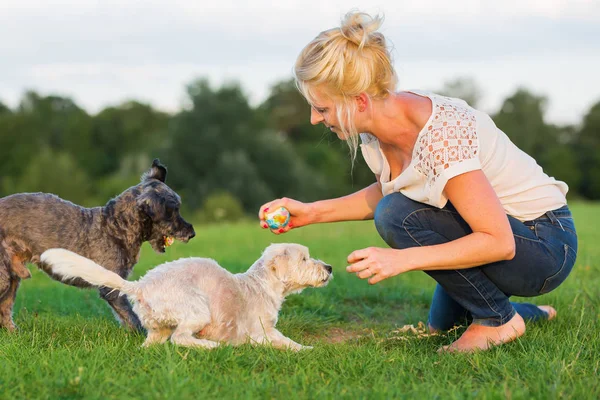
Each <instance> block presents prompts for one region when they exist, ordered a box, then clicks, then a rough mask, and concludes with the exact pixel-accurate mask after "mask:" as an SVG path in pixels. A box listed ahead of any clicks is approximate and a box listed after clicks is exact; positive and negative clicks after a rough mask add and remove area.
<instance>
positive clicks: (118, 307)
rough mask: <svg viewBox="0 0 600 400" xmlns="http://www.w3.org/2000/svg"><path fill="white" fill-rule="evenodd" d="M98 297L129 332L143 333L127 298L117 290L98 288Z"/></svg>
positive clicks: (142, 328)
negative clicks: (104, 301)
mask: <svg viewBox="0 0 600 400" xmlns="http://www.w3.org/2000/svg"><path fill="white" fill-rule="evenodd" d="M100 297H102V298H103V299H104V300H106V302H107V303H108V305H109V306H110V307H111V308H112V309H113V311H114V313H115V314H116V316H117V317H118V319H119V320H120V321H121V323H122V324H123V325H124V326H125V327H126V328H127V329H129V330H136V331H140V332H144V331H145V329H144V327H143V326H142V323H141V322H140V319H139V318H138V316H137V315H136V314H135V313H134V312H133V309H132V308H131V304H130V303H129V300H127V296H125V295H122V294H121V292H119V291H118V290H113V289H109V288H106V287H103V288H100Z"/></svg>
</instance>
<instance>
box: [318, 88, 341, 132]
mask: <svg viewBox="0 0 600 400" xmlns="http://www.w3.org/2000/svg"><path fill="white" fill-rule="evenodd" d="M310 123H311V124H313V125H317V124H323V125H325V126H326V127H327V128H329V129H330V130H331V132H333V133H335V134H336V135H337V136H338V138H340V139H342V140H345V139H346V137H345V136H344V133H343V132H342V130H341V129H340V126H339V121H338V118H337V108H336V106H335V103H334V102H333V100H331V99H330V98H329V97H327V96H325V95H323V94H322V93H320V92H318V91H315V92H314V93H313V104H312V107H311V109H310Z"/></svg>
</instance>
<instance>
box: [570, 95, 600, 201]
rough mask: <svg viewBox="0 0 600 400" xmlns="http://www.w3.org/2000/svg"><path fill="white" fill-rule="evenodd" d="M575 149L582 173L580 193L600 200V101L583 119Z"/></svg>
mask: <svg viewBox="0 0 600 400" xmlns="http://www.w3.org/2000/svg"><path fill="white" fill-rule="evenodd" d="M575 148H576V150H577V154H578V161H579V162H578V167H579V171H580V172H581V175H582V178H581V186H580V189H579V190H580V192H581V194H582V195H583V196H585V197H587V198H590V199H600V179H599V177H600V101H599V102H597V103H596V104H594V105H593V106H592V108H591V109H590V111H589V112H588V113H587V114H586V116H585V117H584V118H583V125H582V127H581V130H580V131H579V135H578V136H577V139H576V143H575Z"/></svg>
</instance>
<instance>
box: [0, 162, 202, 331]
mask: <svg viewBox="0 0 600 400" xmlns="http://www.w3.org/2000/svg"><path fill="white" fill-rule="evenodd" d="M166 176H167V170H166V168H165V167H164V166H163V165H161V164H160V161H159V160H154V162H153V163H152V167H151V168H150V170H149V171H148V172H146V173H145V174H144V175H143V176H142V180H141V183H139V184H138V185H136V186H133V187H131V188H129V189H127V190H125V191H124V192H123V193H121V194H120V195H119V196H117V197H116V198H114V199H112V200H110V201H109V202H108V203H107V204H106V205H105V206H104V207H95V208H84V207H80V206H78V205H75V204H73V203H71V202H68V201H65V200H62V199H60V198H59V197H57V196H55V195H52V194H45V193H20V194H14V195H11V196H7V197H4V198H1V199H0V327H4V328H7V329H8V330H14V329H15V328H16V327H15V324H14V323H13V321H12V307H13V303H14V299H15V296H16V293H17V288H18V287H19V282H20V280H21V279H26V278H28V277H29V276H30V273H29V270H28V269H27V268H26V266H25V265H26V263H35V264H37V265H38V266H39V267H40V268H41V269H43V270H44V271H45V272H46V273H47V274H48V275H50V276H51V277H53V278H55V276H54V275H53V273H52V271H51V270H50V269H49V268H47V267H46V266H45V265H44V263H40V255H41V254H42V253H43V252H44V251H45V250H47V249H50V248H56V247H61V248H65V249H69V250H72V251H75V252H77V253H78V254H81V255H84V256H85V257H88V258H90V259H92V260H94V261H96V262H98V263H100V264H102V265H103V266H104V267H105V268H107V269H109V270H111V271H113V272H114V273H116V274H118V275H119V276H121V277H127V276H128V275H129V273H130V272H131V270H132V269H133V266H134V265H135V264H136V263H137V261H138V257H139V253H140V247H141V246H142V243H143V242H145V241H148V242H150V244H151V246H152V247H153V248H154V250H155V251H157V252H164V251H165V237H166V236H172V237H174V238H175V239H178V240H181V241H184V242H187V241H188V240H189V239H191V238H192V237H194V234H195V233H194V229H193V227H192V225H191V224H189V223H187V222H186V221H185V220H184V219H183V218H182V217H181V215H180V214H179V206H180V203H181V200H180V198H179V196H178V195H177V194H176V193H175V192H174V191H173V190H171V189H170V188H169V187H168V186H167V185H166V184H165V180H166ZM69 283H70V284H71V285H73V286H78V287H88V286H89V284H88V283H87V282H85V281H83V280H73V281H71V282H69ZM100 295H101V296H102V298H103V299H105V300H106V301H107V302H108V304H109V305H110V306H111V307H112V309H113V310H114V311H115V313H116V315H117V316H118V318H119V319H120V320H121V321H122V322H123V323H124V324H125V325H126V326H127V327H128V328H132V329H141V324H140V322H139V320H138V318H137V316H136V315H135V314H134V313H133V312H132V310H131V305H130V304H129V302H128V301H127V299H126V298H125V297H124V296H119V293H118V292H112V293H110V290H107V289H106V288H101V289H100Z"/></svg>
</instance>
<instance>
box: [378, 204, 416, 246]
mask: <svg viewBox="0 0 600 400" xmlns="http://www.w3.org/2000/svg"><path fill="white" fill-rule="evenodd" d="M411 203H414V202H413V201H412V200H410V199H408V198H407V197H406V196H404V195H403V194H401V193H391V194H388V195H387V196H384V197H383V198H382V199H381V200H380V201H379V203H378V204H377V208H376V209H375V214H374V215H373V220H374V222H375V228H376V229H377V232H378V233H379V236H381V238H382V239H383V240H385V242H386V243H387V244H388V245H389V246H390V247H393V248H404V247H408V246H409V245H407V244H406V243H405V242H406V241H407V239H410V237H409V235H408V234H407V232H406V230H405V229H404V226H403V223H404V219H405V218H406V215H408V213H410V212H411V210H412V209H413V206H412V204H411ZM405 237H406V238H405Z"/></svg>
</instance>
